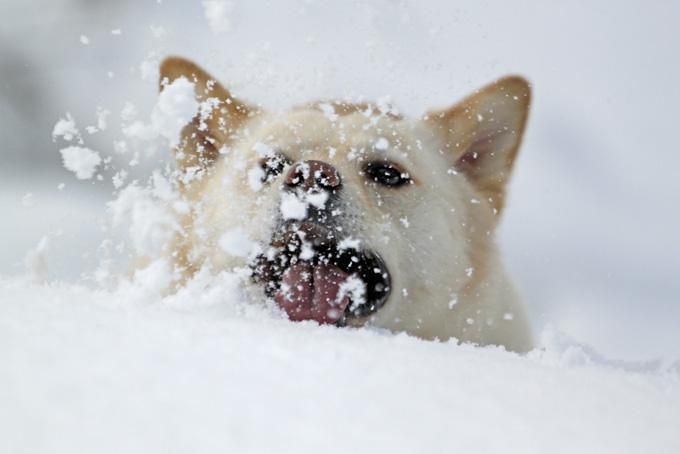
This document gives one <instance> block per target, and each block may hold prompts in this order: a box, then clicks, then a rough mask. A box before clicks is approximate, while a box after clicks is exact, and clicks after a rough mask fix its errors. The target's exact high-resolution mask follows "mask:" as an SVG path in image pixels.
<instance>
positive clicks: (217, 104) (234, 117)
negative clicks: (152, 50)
mask: <svg viewBox="0 0 680 454" xmlns="http://www.w3.org/2000/svg"><path fill="white" fill-rule="evenodd" d="M180 77H184V78H186V79H187V80H189V81H190V82H193V83H194V94H195V96H196V100H197V101H198V102H200V103H202V106H201V114H200V115H196V117H194V119H193V120H192V121H191V122H190V123H189V124H188V125H186V126H185V127H184V129H183V130H182V137H181V141H180V143H179V144H178V145H177V147H175V150H174V151H175V162H176V163H177V167H178V169H179V170H181V171H186V170H187V169H204V168H207V167H209V166H210V165H211V164H212V163H213V162H214V161H215V160H216V159H217V158H218V156H219V149H220V148H221V147H222V146H223V145H226V144H228V143H229V142H230V141H231V139H232V138H233V136H234V134H236V133H237V131H238V130H239V129H240V128H241V126H242V125H243V124H244V123H245V122H246V121H247V120H248V119H249V118H251V117H252V116H254V115H255V114H256V109H254V108H252V107H250V106H248V105H247V104H245V103H243V102H242V101H240V100H238V99H236V98H234V97H232V96H231V93H229V91H228V90H227V89H225V88H224V87H223V86H222V85H221V84H220V83H219V82H218V81H217V79H215V78H214V77H212V76H211V75H210V74H208V73H207V72H206V71H205V70H203V69H202V68H201V67H200V66H198V65H197V64H196V63H194V62H192V61H190V60H187V59H185V58H181V57H168V58H166V59H165V60H163V62H162V63H161V65H160V80H159V85H160V90H161V91H163V89H164V88H165V87H166V86H167V85H168V84H170V83H172V82H173V81H174V80H175V79H178V78H180Z"/></svg>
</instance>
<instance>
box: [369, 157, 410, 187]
mask: <svg viewBox="0 0 680 454" xmlns="http://www.w3.org/2000/svg"><path fill="white" fill-rule="evenodd" d="M364 173H365V174H366V175H367V176H368V178H370V179H371V180H373V181H375V182H376V183H380V184H381V185H383V186H391V187H397V186H403V185H405V184H409V183H411V177H410V176H409V174H408V172H406V171H404V170H402V169H401V168H400V167H399V166H398V165H396V164H394V163H391V162H369V163H368V164H367V165H366V168H365V169H364Z"/></svg>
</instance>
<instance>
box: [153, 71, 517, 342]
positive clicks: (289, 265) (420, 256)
mask: <svg viewBox="0 0 680 454" xmlns="http://www.w3.org/2000/svg"><path fill="white" fill-rule="evenodd" d="M180 77H185V78H187V79H188V80H189V81H191V82H193V83H194V84H195V94H196V97H197V99H198V100H199V101H201V103H202V107H201V112H200V114H199V115H197V116H196V118H194V120H193V122H192V123H191V124H189V125H187V126H186V127H185V128H184V130H183V133H182V141H181V143H180V144H179V146H178V147H177V148H176V150H175V158H176V162H177V168H178V179H179V181H180V186H181V188H182V191H183V193H184V194H185V197H186V198H187V199H188V200H190V201H191V205H192V206H193V207H194V209H193V211H192V212H191V213H190V214H188V215H187V216H186V217H185V219H184V222H183V227H184V231H183V234H182V235H181V237H180V238H178V239H177V242H176V244H175V245H174V251H173V257H175V260H176V264H177V266H179V267H183V268H185V269H186V270H188V272H191V270H193V269H196V268H197V267H199V266H202V265H205V264H209V265H210V266H212V267H213V268H216V269H225V268H233V267H238V266H240V267H243V268H246V269H250V270H251V275H252V280H253V282H255V283H256V284H257V286H258V288H261V289H263V290H264V291H265V293H266V295H267V296H269V297H270V298H272V299H273V300H275V301H276V303H277V304H278V305H279V306H280V307H281V308H282V309H283V310H284V311H285V312H286V313H287V314H288V316H289V318H291V319H292V320H306V319H311V320H316V321H318V322H320V323H335V324H350V325H358V324H363V323H365V322H366V321H367V320H371V321H372V323H374V324H376V325H378V326H382V327H386V328H390V329H397V330H405V331H408V332H411V333H414V334H418V335H422V336H424V337H440V338H448V337H450V336H452V335H455V331H456V329H457V328H456V327H455V326H453V325H456V326H458V325H459V324H460V323H461V321H460V320H459V319H460V318H461V317H460V314H459V315H457V316H455V317H452V316H451V313H455V312H456V311H467V310H468V309H466V308H465V307H463V306H465V304H460V305H459V307H458V305H457V303H459V302H463V301H466V298H467V299H469V298H471V297H473V295H474V294H475V292H476V293H477V294H479V293H480V292H483V291H484V290H483V289H484V286H485V285H489V282H488V280H489V279H491V277H490V276H491V274H492V273H493V271H490V267H492V266H493V263H494V261H495V249H494V246H493V231H494V229H495V226H496V224H497V220H498V218H499V215H500V214H501V212H502V210H503V205H504V199H505V187H506V184H507V182H508V179H509V177H510V173H511V169H512V164H513V161H514V159H515V156H516V153H517V150H518V146H519V144H520V141H521V137H522V133H523V130H524V125H525V121H526V117H527V111H528V105H529V87H528V85H527V83H526V82H525V81H524V80H523V79H521V78H518V77H507V78H504V79H501V80H499V81H497V82H495V83H493V84H491V85H488V86H487V87H485V88H483V89H481V90H480V91H478V92H476V93H475V94H473V95H472V96H470V97H468V98H466V99H465V100H463V101H462V102H460V103H458V104H456V105H455V106H453V107H451V108H448V109H445V110H441V111H437V112H433V113H429V114H427V115H425V116H424V117H423V118H421V119H417V120H413V119H406V118H403V117H402V116H401V115H399V114H398V113H397V112H396V111H395V110H394V109H393V108H391V107H390V106H388V105H385V104H383V103H377V104H349V103H342V102H329V103H316V104H310V105H307V106H303V107H298V108H295V109H293V110H290V111H287V112H285V113H272V112H266V111H264V110H263V109H261V108H259V107H254V106H251V105H248V104H246V103H244V102H242V101H240V100H237V99H235V98H233V97H232V96H231V95H230V93H229V92H228V91H227V90H226V89H225V88H224V87H223V86H222V85H220V83H219V82H217V81H216V80H215V79H213V78H212V77H210V76H209V75H208V74H207V73H206V72H204V71H203V70H202V69H200V68H199V67H197V66H196V65H194V64H193V63H191V62H189V61H186V60H183V59H179V58H169V59H167V60H166V61H165V62H164V63H163V64H162V65H161V89H163V87H164V86H166V85H167V84H168V83H171V82H173V81H174V80H175V79H177V78H180ZM462 313H463V312H461V314H462ZM447 333H448V334H447Z"/></svg>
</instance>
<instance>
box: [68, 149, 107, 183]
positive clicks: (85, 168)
mask: <svg viewBox="0 0 680 454" xmlns="http://www.w3.org/2000/svg"><path fill="white" fill-rule="evenodd" d="M61 157H62V160H63V161H64V167H66V168H67V169H68V170H70V171H71V172H73V173H75V174H76V178H78V179H79V180H89V179H90V178H92V175H94V172H95V170H97V166H99V164H101V162H102V158H101V156H99V153H97V152H96V151H93V150H90V149H89V148H85V147H77V146H72V147H66V148H62V149H61Z"/></svg>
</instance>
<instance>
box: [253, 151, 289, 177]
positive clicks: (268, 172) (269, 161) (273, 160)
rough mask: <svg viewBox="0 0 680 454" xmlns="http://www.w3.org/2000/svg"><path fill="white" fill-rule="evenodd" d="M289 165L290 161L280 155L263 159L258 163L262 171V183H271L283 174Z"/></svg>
mask: <svg viewBox="0 0 680 454" xmlns="http://www.w3.org/2000/svg"><path fill="white" fill-rule="evenodd" d="M290 164H291V161H290V159H288V158H287V157H285V156H283V155H280V154H277V155H272V156H267V157H266V158H263V159H262V160H261V161H260V167H262V170H263V171H264V174H263V175H262V182H263V183H269V182H271V181H272V180H273V179H274V178H276V177H277V176H278V175H280V174H281V173H283V171H284V170H285V168H286V167H288V166H289V165H290Z"/></svg>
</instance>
